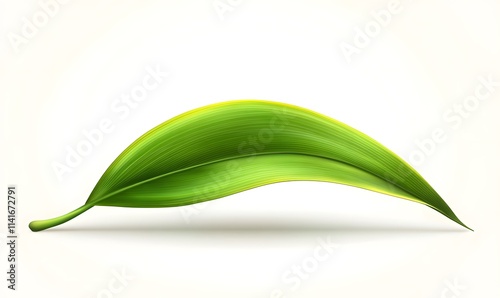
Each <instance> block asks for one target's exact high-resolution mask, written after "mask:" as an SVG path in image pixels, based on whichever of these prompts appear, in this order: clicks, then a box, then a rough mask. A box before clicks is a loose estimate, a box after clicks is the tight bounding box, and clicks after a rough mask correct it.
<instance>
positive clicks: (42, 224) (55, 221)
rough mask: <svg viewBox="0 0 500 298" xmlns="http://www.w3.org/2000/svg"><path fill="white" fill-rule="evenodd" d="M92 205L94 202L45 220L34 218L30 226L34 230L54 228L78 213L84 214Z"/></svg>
mask: <svg viewBox="0 0 500 298" xmlns="http://www.w3.org/2000/svg"><path fill="white" fill-rule="evenodd" d="M92 207H94V205H92V204H89V205H83V206H81V207H80V208H77V209H75V210H73V211H71V212H69V213H66V214H64V215H61V216H58V217H54V218H50V219H44V220H34V221H32V222H30V224H29V227H30V229H31V230H32V231H33V232H38V231H42V230H45V229H48V228H52V227H55V226H58V225H60V224H63V223H65V222H67V221H68V220H71V219H73V218H75V217H77V216H78V215H80V214H82V213H83V212H85V211H87V210H89V209H90V208H92Z"/></svg>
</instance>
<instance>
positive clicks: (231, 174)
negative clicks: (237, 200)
mask: <svg viewBox="0 0 500 298" xmlns="http://www.w3.org/2000/svg"><path fill="white" fill-rule="evenodd" d="M298 180H308V181H326V182H333V183H340V184H345V185H350V186H355V187H359V188H364V189H367V190H371V191H376V192H379V193H383V194H387V195H391V196H395V197H399V198H403V199H407V200H410V201H414V202H417V203H421V204H424V205H427V206H429V207H431V208H433V209H435V210H436V211H438V212H440V213H441V214H443V215H444V216H446V217H448V218H450V219H451V220H453V221H455V222H456V223H458V224H460V225H462V226H464V227H466V228H468V227H467V226H466V225H465V224H463V223H462V222H461V221H460V220H459V219H458V218H457V216H456V215H455V214H454V213H453V211H452V210H451V209H450V207H449V206H448V205H447V204H446V203H445V201H444V200H443V199H442V198H441V197H440V196H439V194H438V193H437V192H436V191H435V190H434V189H433V188H432V187H431V186H430V185H429V184H428V183H427V182H426V181H425V180H424V178H422V176H420V175H419V174H418V173H417V171H415V170H414V169H413V168H412V167H411V166H410V165H409V164H407V163H406V162H405V161H404V160H402V159H401V158H399V157H398V156H397V155H396V154H394V153H393V152H391V151H390V150H389V149H387V148H386V147H384V146H382V145H381V144H379V143H378V142H377V141H375V140H373V139H372V138H370V137H368V136H367V135H365V134H363V133H361V132H359V131H357V130H355V129H353V128H351V127H349V126H347V125H346V124H343V123H341V122H339V121H337V120H334V119H332V118H329V117H327V116H324V115H321V114H318V113H316V112H313V111H310V110H307V109H304V108H300V107H297V106H292V105H288V104H284V103H278V102H271V101H261V100H238V101H229V102H223V103H218V104H213V105H209V106H206V107H202V108H198V109H195V110H192V111H189V112H186V113H184V114H181V115H179V116H177V117H174V118H173V119H170V120H168V121H166V122H164V123H162V124H160V125H158V126H157V127H155V128H153V129H151V130H150V131H148V132H147V133H145V134H144V135H143V136H141V137H140V138H139V139H137V140H136V141H135V142H133V143H132V144H131V145H130V146H129V147H128V148H127V149H125V151H123V152H122V153H121V154H120V156H118V158H116V160H115V161H114V162H113V163H112V164H111V165H110V166H109V167H108V169H107V170H106V172H105V173H104V174H103V175H102V177H101V179H100V180H99V182H98V183H97V185H96V186H95V188H94V190H93V191H92V193H91V194H90V196H89V198H88V200H87V202H86V203H85V205H83V206H82V207H80V208H78V209H76V210H74V211H72V212H70V213H68V214H66V215H63V216H60V217H56V218H53V219H48V220H39V221H33V222H31V223H30V225H29V227H30V228H31V230H33V231H40V230H44V229H47V228H50V227H54V226H57V225H59V224H62V223H64V222H66V221H68V220H70V219H72V218H74V217H76V216H78V215H79V214H81V213H83V212H85V211H86V210H88V209H90V208H91V207H93V206H117V207H174V206H184V205H189V204H195V203H199V202H204V201H209V200H214V199H217V198H221V197H224V196H228V195H231V194H235V193H238V192H241V191H245V190H248V189H252V188H255V187H259V186H263V185H267V184H271V183H277V182H284V181H298Z"/></svg>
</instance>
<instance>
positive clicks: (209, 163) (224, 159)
mask: <svg viewBox="0 0 500 298" xmlns="http://www.w3.org/2000/svg"><path fill="white" fill-rule="evenodd" d="M279 154H291V155H304V156H311V157H318V158H324V159H328V160H331V161H335V162H339V163H342V164H345V165H348V166H350V167H354V168H357V169H359V170H362V171H364V172H367V173H370V174H372V175H374V176H376V177H378V178H380V179H382V180H383V181H386V182H388V183H390V184H392V185H394V186H395V187H397V188H399V189H400V190H402V191H404V192H407V193H408V194H410V195H412V196H414V197H415V198H417V199H418V198H419V197H418V196H417V195H415V194H414V193H413V192H411V191H409V190H407V189H404V188H402V187H400V186H399V185H397V184H395V183H393V182H392V181H390V180H388V179H385V178H384V177H382V176H380V175H378V174H376V173H373V172H371V171H368V170H366V169H363V168H361V167H358V166H356V165H353V164H351V163H347V162H345V161H341V160H338V159H335V158H330V157H325V156H320V155H314V154H305V153H296V152H262V153H257V154H252V155H245V156H233V157H228V158H222V159H218V160H214V161H210V162H206V163H201V164H197V165H194V166H191V167H186V168H182V169H179V170H175V171H171V172H168V173H165V174H161V175H158V176H155V177H152V178H149V179H146V180H143V181H140V182H137V183H134V184H132V185H129V186H126V187H123V188H120V189H118V190H116V191H114V192H112V193H109V194H107V195H105V196H103V197H102V198H100V199H97V200H95V201H93V202H88V201H87V202H86V203H85V204H92V205H96V204H97V203H98V202H101V201H103V200H105V199H107V198H109V197H112V196H114V195H117V194H119V193H121V192H124V191H126V190H128V189H131V188H134V187H137V186H139V185H142V184H146V183H149V182H151V181H154V180H156V179H161V178H163V177H166V176H168V175H173V174H177V173H180V172H184V171H188V170H191V169H195V168H198V167H203V166H206V165H211V164H216V163H219V162H225V161H231V160H236V159H243V158H248V157H252V156H262V155H279ZM418 201H419V202H421V203H422V204H425V205H429V204H428V203H427V202H424V201H421V200H420V199H418ZM429 206H430V205H429ZM431 207H432V206H431Z"/></svg>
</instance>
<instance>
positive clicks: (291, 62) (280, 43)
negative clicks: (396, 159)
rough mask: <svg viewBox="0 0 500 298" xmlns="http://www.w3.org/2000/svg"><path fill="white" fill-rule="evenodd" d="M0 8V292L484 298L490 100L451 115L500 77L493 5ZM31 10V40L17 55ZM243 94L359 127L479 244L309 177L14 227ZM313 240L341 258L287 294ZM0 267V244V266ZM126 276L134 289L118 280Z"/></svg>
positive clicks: (490, 276) (495, 253) (491, 291)
mask: <svg viewBox="0 0 500 298" xmlns="http://www.w3.org/2000/svg"><path fill="white" fill-rule="evenodd" d="M0 3H1V4H0V5H1V6H0V19H1V21H2V23H1V27H0V36H2V39H1V42H0V54H1V56H0V59H1V60H0V79H1V81H0V82H1V83H0V99H1V103H2V107H1V109H2V116H1V117H2V143H1V147H0V152H1V161H2V163H1V167H2V172H1V173H0V175H1V176H0V187H2V188H4V189H5V188H6V186H7V184H17V185H18V188H19V205H18V213H19V218H18V233H19V237H20V238H19V241H20V244H19V251H18V253H19V267H20V268H19V280H18V287H19V290H18V291H16V292H15V293H14V292H12V291H10V290H7V289H6V282H5V281H4V280H5V278H4V276H6V275H5V274H2V278H1V280H2V282H0V284H1V293H2V294H1V296H2V297H77V298H79V297H82V298H83V297H139V296H141V297H272V293H273V291H275V290H281V291H282V292H283V297H387V298H392V297H394V298H396V297H407V298H416V297H419V298H421V297H424V298H433V297H436V298H438V297H471V298H475V297H499V296H500V289H499V286H498V280H499V279H500V258H499V255H500V254H499V251H500V236H499V235H498V226H499V224H500V220H499V215H500V189H499V186H498V181H499V179H500V174H499V170H498V169H499V167H500V158H499V157H498V152H500V137H499V128H500V126H499V124H500V120H499V117H498V112H499V111H500V87H498V86H497V87H496V89H495V90H493V91H492V92H491V94H489V95H490V96H489V97H488V98H487V99H485V100H482V101H478V100H476V101H475V103H476V104H477V105H476V106H474V109H471V111H469V112H468V114H467V116H460V118H456V117H457V116H456V115H457V114H455V113H454V112H449V111H450V109H453V108H454V105H462V104H463V103H464V101H466V99H467V98H468V96H473V95H474V92H475V90H476V88H481V87H478V86H481V83H480V79H479V78H480V77H482V78H488V77H489V76H491V79H492V80H493V81H495V82H500V56H499V55H498V54H499V53H500V21H499V20H500V5H499V4H498V2H497V1H493V0H491V1H451V0H448V1H410V0H406V1H401V2H396V4H394V5H396V6H394V7H398V9H397V13H395V14H392V17H391V19H390V20H388V21H387V22H386V23H385V24H384V25H382V26H381V25H378V27H377V26H376V25H373V23H370V22H373V21H374V16H373V14H372V13H371V12H372V11H380V10H381V9H384V10H387V9H388V7H393V6H391V5H393V4H390V2H389V1H385V0H384V1H346V0H344V1H338V0H337V1H326V0H323V1H320V0H316V1H311V0H308V1H305V0H301V1H299V0H296V1H285V0H282V1H264V0H241V1H234V0H233V1H229V2H226V1H222V2H221V3H229V4H228V5H232V6H231V10H230V11H227V12H225V13H223V14H222V15H221V13H217V11H216V9H215V8H214V2H213V1H212V0H203V1H201V0H199V1H194V0H189V1H76V0H74V1H68V2H67V3H66V4H58V5H57V7H52V11H53V12H54V11H55V13H53V16H50V17H47V19H46V20H44V19H43V15H42V14H44V13H45V12H44V10H43V9H42V8H41V6H40V4H39V3H38V2H37V1H1V2H0ZM397 3H399V4H397ZM215 4H217V2H215ZM219 5H220V3H219ZM56 8H57V9H56ZM37 16H38V17H39V18H40V19H39V20H38V21H37V23H38V25H39V26H37V27H36V29H37V30H36V33H34V34H32V36H29V38H26V39H25V40H23V42H22V43H21V44H17V45H16V43H13V42H12V38H13V36H21V37H22V36H23V35H22V34H23V28H24V27H25V26H26V23H25V19H24V18H26V20H28V22H33V18H34V17H37ZM221 16H222V18H221ZM40 22H41V23H40ZM367 24H371V25H373V26H375V27H370V28H372V30H376V29H377V28H379V29H380V30H379V32H376V31H372V32H369V33H370V34H372V36H373V37H370V38H369V41H367V42H365V44H363V47H362V48H359V51H358V52H357V53H356V54H353V55H351V56H349V57H348V58H349V59H346V55H345V54H344V53H343V51H342V45H344V46H345V44H343V43H349V44H351V45H354V39H355V38H356V37H358V38H359V31H358V29H357V28H359V30H365V26H366V25H367ZM368 26H370V25H368ZM374 32H375V33H374ZM25 33H26V32H25ZM23 38H24V37H23ZM348 60H351V61H350V62H349V61H348ZM147 67H151V68H156V67H159V68H160V69H161V70H162V71H168V72H169V75H168V77H167V78H165V79H164V81H163V82H162V83H161V84H160V85H159V86H158V87H157V88H156V89H154V90H152V91H150V92H148V94H147V97H146V98H145V100H144V101H142V102H140V103H139V104H138V105H137V107H136V108H135V109H133V110H131V112H130V114H129V115H128V116H127V117H123V118H124V119H121V118H120V114H117V113H116V112H114V111H113V109H112V108H111V106H112V104H113V102H114V101H115V100H117V99H120V95H121V94H129V93H130V92H131V90H132V89H133V88H134V87H136V86H138V85H140V84H141V82H142V80H143V78H144V77H145V76H146V75H147V74H148V72H147V71H146V68H147ZM497 84H498V83H497ZM245 98H251V99H270V100H276V101H283V102H287V103H292V104H296V105H300V106H303V107H306V108H310V109H312V110H315V111H318V112H321V113H323V114H326V115H328V116H331V117H333V118H336V119H338V120H341V121H343V122H345V123H347V124H349V125H351V126H353V127H355V128H357V129H359V130H361V131H363V132H365V133H367V134H368V135H370V136H372V137H373V138H375V139H376V140H378V141H380V142H381V143H383V144H385V145H386V146H387V147H389V148H391V149H392V150H393V151H394V152H396V153H397V154H399V155H400V156H402V157H403V158H405V159H406V160H409V161H410V162H412V163H413V164H414V166H415V167H416V169H417V170H418V171H419V172H420V173H421V174H422V175H423V176H424V177H425V178H426V179H427V180H428V181H429V182H430V184H431V185H433V186H434V187H435V189H436V190H437V191H438V192H439V193H440V194H441V195H442V197H443V198H444V199H445V200H446V202H448V204H449V205H450V206H451V207H452V208H453V210H454V211H455V212H456V213H457V215H458V216H459V217H460V218H461V219H462V220H463V221H464V222H465V223H466V224H468V225H469V226H471V227H472V228H473V229H475V232H470V231H467V230H464V229H463V228H461V227H460V226H458V225H456V224H454V223H453V222H451V221H450V220H448V219H446V218H445V217H443V216H441V215H440V214H438V213H437V212H435V211H433V210H431V209H430V208H427V207H425V206H421V205H419V204H415V203H411V202H408V201H404V200H400V199H396V198H392V197H388V196H384V195H381V194H377V193H372V192H367V191H364V190H359V189H355V188H352V187H346V186H339V185H334V184H328V183H313V182H294V183H282V184H276V185H271V186H266V187H262V188H259V189H255V190H251V191H247V192H245V193H241V194H237V195H233V196H231V197H227V198H223V199H220V200H217V201H214V202H210V203H208V204H204V205H202V206H200V207H198V208H197V209H193V207H186V208H172V209H127V208H112V207H96V208H93V209H91V210H89V211H88V212H87V213H85V214H83V215H81V216H80V217H78V218H76V219H74V220H72V221H70V222H68V223H66V224H64V225H62V226H59V227H57V228H54V229H51V230H47V231H44V232H39V233H33V232H31V231H30V230H29V229H28V223H29V222H30V221H31V220H34V219H45V218H50V217H54V216H58V215H61V214H63V213H66V212H68V211H70V210H73V209H75V208H77V207H79V206H81V205H82V204H83V203H84V202H85V200H86V198H87V196H88V194H89V193H90V191H91V190H92V188H93V186H94V185H95V183H96V182H97V180H98V179H99V177H100V176H101V174H102V173H103V172H104V170H105V169H106V168H107V166H108V165H109V164H110V163H111V162H112V161H113V160H114V158H115V157H116V156H118V154H119V153H120V152H121V151H122V150H123V149H124V148H125V147H126V146H127V145H129V144H130V143H131V142H132V141H134V140H135V139H136V138H137V137H138V136H140V135H141V134H142V133H144V132H145V131H147V130H149V129H151V128H152V127H154V126H155V125H157V124H159V123H161V122H163V121H165V120H167V119H169V118H170V117H173V116H175V115H177V114H179V113H182V112H185V111H188V110H190V109H192V108H196V107H199V106H202V105H205V104H210V103H214V102H219V101H224V100H230V99H245ZM469 100H471V101H470V103H474V100H473V99H471V98H469ZM446 113H451V114H448V116H449V117H450V116H451V115H453V116H454V117H455V118H454V119H455V120H454V121H455V122H452V121H451V120H450V119H448V118H445V116H444V115H445V114H446ZM103 119H110V120H111V121H112V122H113V125H114V126H113V127H114V130H113V132H111V133H108V134H105V135H104V137H103V141H102V142H101V143H100V144H99V145H97V146H94V148H92V150H91V152H90V154H89V155H88V156H86V157H84V158H83V160H82V161H81V163H80V164H79V165H78V166H75V167H73V168H72V172H71V173H66V174H64V175H63V177H62V180H60V179H58V176H57V175H56V173H55V172H54V170H53V167H52V165H53V164H54V163H55V162H60V163H64V160H65V158H66V154H67V146H69V147H71V148H75V147H76V146H77V145H78V143H79V142H81V141H82V140H85V136H84V135H83V133H82V130H91V129H94V128H96V127H98V125H99V123H100V121H101V120H103ZM458 121H460V124H458ZM436 129H438V130H441V131H443V132H444V133H445V136H446V138H445V141H443V142H440V143H439V144H435V146H434V147H435V148H431V149H433V150H430V151H428V152H427V154H425V155H424V153H423V152H422V150H421V149H419V146H418V145H417V143H418V142H420V141H422V140H424V139H429V138H431V137H432V135H433V132H434V131H435V130H436ZM418 152H420V153H418ZM412 156H413V157H414V159H413V161H412V160H410V159H411V157H412ZM416 156H420V157H421V158H420V160H417V159H416ZM422 157H423V158H422ZM416 161H418V162H416ZM5 196H6V195H5ZM5 199H6V198H5ZM5 205H6V203H5V202H4V203H1V204H0V206H1V209H0V212H1V214H2V216H1V218H2V219H3V220H2V222H5V216H4V214H5V213H6V212H5ZM3 225H4V223H2V226H3ZM4 231H5V230H4V228H3V227H2V232H4ZM4 238H5V236H4ZM318 239H323V240H325V241H332V242H334V243H336V244H337V248H335V250H333V252H331V253H330V254H329V255H328V257H327V258H326V260H324V261H320V262H318V263H317V266H316V267H315V268H313V269H311V268H310V267H308V268H309V269H311V270H310V271H311V272H310V273H308V277H307V278H304V279H301V283H300V285H299V286H298V287H296V288H293V287H292V286H293V283H287V282H286V280H284V279H283V276H284V275H285V276H286V275H287V274H289V273H287V271H288V270H291V269H292V268H293V266H294V265H299V266H302V264H303V262H305V263H306V264H307V262H310V261H311V259H310V257H311V256H313V255H314V251H315V250H316V249H317V247H318V245H319V244H318ZM6 254H7V250H6V246H5V245H2V246H1V249H0V258H1V259H2V262H0V263H1V264H3V265H2V269H1V272H4V271H5V270H6V266H7V263H6ZM123 270H124V271H125V272H126V274H127V275H130V276H132V277H133V278H132V279H130V280H127V281H126V282H124V283H119V282H115V279H116V277H115V276H116V274H117V272H118V273H119V272H122V271H123ZM110 284H111V287H112V288H115V291H114V293H112V291H111V290H112V289H110ZM122 284H124V285H122ZM453 284H458V285H459V286H458V287H457V286H452V285H453ZM450 285H451V286H450ZM276 297H280V296H279V295H278V296H276Z"/></svg>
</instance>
